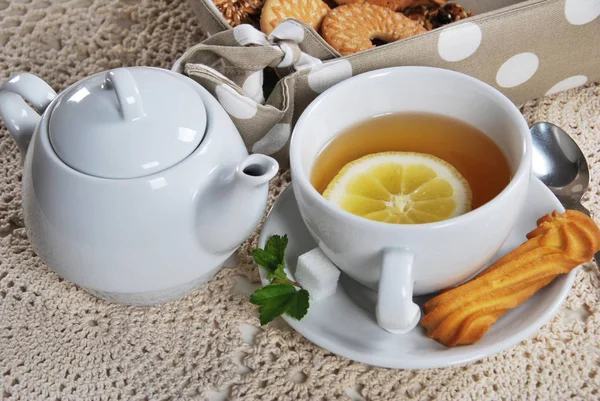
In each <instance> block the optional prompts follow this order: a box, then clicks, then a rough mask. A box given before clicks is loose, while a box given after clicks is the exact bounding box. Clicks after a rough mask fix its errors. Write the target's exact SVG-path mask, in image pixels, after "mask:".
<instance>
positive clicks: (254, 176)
mask: <svg viewBox="0 0 600 401" xmlns="http://www.w3.org/2000/svg"><path fill="white" fill-rule="evenodd" d="M277 170H279V164H278V163H277V161H276V160H275V159H273V158H272V157H269V156H265V155H261V154H254V155H250V156H248V157H247V158H245V159H244V161H242V162H241V163H240V165H239V166H238V168H237V169H236V172H235V173H236V178H237V180H238V181H239V182H240V184H243V185H247V186H249V187H260V186H264V185H266V184H268V183H269V181H271V179H272V178H273V177H275V174H277Z"/></svg>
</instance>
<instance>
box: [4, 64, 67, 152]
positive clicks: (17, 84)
mask: <svg viewBox="0 0 600 401" xmlns="http://www.w3.org/2000/svg"><path fill="white" fill-rule="evenodd" d="M55 97H56V92H54V90H53V89H52V88H51V87H50V85H48V84H47V83H46V82H44V81H43V80H42V79H40V78H38V77H36V76H35V75H33V74H29V73H27V72H22V73H18V74H15V75H13V76H12V77H10V78H9V80H8V81H7V82H5V83H4V84H3V85H2V86H0V116H1V117H2V119H3V120H4V123H5V124H6V127H7V128H8V131H9V132H10V133H11V135H12V136H13V138H14V140H15V142H17V145H18V146H19V150H20V151H21V156H23V157H21V161H22V160H23V159H24V156H25V153H26V152H27V147H28V146H29V142H30V141H31V137H32V136H33V132H34V131H35V127H36V126H37V125H38V123H39V121H40V115H39V113H42V112H43V111H44V110H45V109H46V107H48V105H49V104H50V102H52V100H54V98H55ZM23 99H26V100H27V101H29V103H31V104H32V105H33V107H34V108H35V110H34V109H32V108H31V107H30V106H29V105H28V104H27V103H25V101H24V100H23ZM36 111H37V112H36Z"/></svg>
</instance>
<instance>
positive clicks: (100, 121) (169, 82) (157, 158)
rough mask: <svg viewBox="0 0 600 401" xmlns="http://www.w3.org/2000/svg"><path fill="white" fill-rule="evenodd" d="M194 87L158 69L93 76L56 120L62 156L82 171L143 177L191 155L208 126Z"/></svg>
mask: <svg viewBox="0 0 600 401" xmlns="http://www.w3.org/2000/svg"><path fill="white" fill-rule="evenodd" d="M206 118H207V117H206V109H205V107H204V103H203V102H202V99H201V98H200V95H199V94H198V92H197V91H196V90H194V87H193V85H190V84H189V83H187V82H185V81H184V80H183V79H182V78H181V77H178V76H176V75H175V73H173V72H170V71H167V70H162V69H158V68H152V67H129V68H117V69H114V70H110V71H108V72H104V73H100V74H96V75H92V76H91V77H89V78H86V79H85V80H83V81H81V82H79V83H77V84H75V85H73V86H72V87H70V88H69V89H67V90H66V91H65V93H63V94H61V96H60V99H59V100H58V101H57V103H56V105H55V106H54V109H53V111H52V114H51V115H50V122H49V126H48V130H49V137H50V143H51V144H52V147H53V148H54V151H55V152H56V154H57V155H58V157H59V158H60V159H61V160H62V161H63V162H64V163H65V164H67V165H68V166H70V167H71V168H73V169H75V170H78V171H80V172H81V173H84V174H87V175H92V176H96V177H102V178H115V179H125V178H136V177H142V176H146V175H150V174H154V173H156V172H159V171H162V170H165V169H167V168H169V167H171V166H173V165H175V164H177V163H179V162H180V161H182V160H183V159H185V158H186V157H187V156H189V155H190V154H191V153H192V152H193V151H194V150H195V149H196V148H197V147H198V145H199V144H200V142H201V141H202V138H203V137H204V133H205V129H206V124H207V121H206Z"/></svg>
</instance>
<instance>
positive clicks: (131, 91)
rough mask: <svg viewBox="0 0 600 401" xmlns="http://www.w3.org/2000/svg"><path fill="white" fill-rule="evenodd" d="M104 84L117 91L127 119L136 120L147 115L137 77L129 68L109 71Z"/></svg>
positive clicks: (121, 107)
mask: <svg viewBox="0 0 600 401" xmlns="http://www.w3.org/2000/svg"><path fill="white" fill-rule="evenodd" d="M104 85H105V86H106V87H107V88H112V89H113V90H114V91H115V93H116V95H117V99H118V101H119V107H120V109H121V116H122V117H123V118H124V119H125V120H126V121H134V120H137V119H139V118H142V117H144V116H145V115H146V113H144V106H143V104H142V97H141V96H140V90H139V89H138V87H137V84H136V82H135V78H134V77H133V75H132V74H131V72H129V70H128V69H126V68H116V69H114V70H111V71H108V72H107V73H106V77H105V78H104Z"/></svg>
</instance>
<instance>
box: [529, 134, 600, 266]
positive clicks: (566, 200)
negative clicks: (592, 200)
mask: <svg viewBox="0 0 600 401" xmlns="http://www.w3.org/2000/svg"><path fill="white" fill-rule="evenodd" d="M530 132H531V137H532V143H533V166H532V171H533V174H534V175H535V176H536V177H537V178H539V179H540V180H541V181H542V182H543V183H544V184H546V186H547V187H548V188H550V190H551V191H552V192H553V193H554V195H555V196H556V197H557V198H558V200H559V201H560V202H561V203H562V204H563V206H564V207H565V209H574V210H578V211H580V212H583V213H585V214H587V215H588V216H589V215H590V212H589V211H588V210H587V209H586V208H585V207H584V206H583V205H582V204H581V198H582V197H583V195H584V194H585V192H586V191H587V189H588V186H589V184H590V171H589V168H588V164H587V161H586V160H585V156H584V154H583V152H582V151H581V149H580V148H579V146H577V144H576V143H575V141H574V140H573V139H571V137H570V136H569V135H568V134H567V133H566V132H565V131H563V130H562V129H560V128H559V127H557V126H556V125H554V124H550V123H547V122H541V123H537V124H534V125H533V126H532V127H531V129H530ZM594 260H595V261H596V264H597V265H598V266H599V267H600V252H597V253H596V254H595V255H594Z"/></svg>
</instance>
